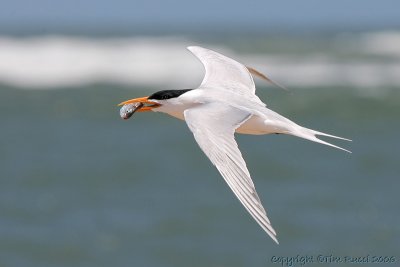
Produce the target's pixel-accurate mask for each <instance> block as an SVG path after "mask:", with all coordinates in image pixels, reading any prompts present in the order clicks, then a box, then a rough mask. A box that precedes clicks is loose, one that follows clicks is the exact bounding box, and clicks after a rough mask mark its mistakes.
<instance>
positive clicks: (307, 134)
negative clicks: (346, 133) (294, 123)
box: [290, 126, 351, 153]
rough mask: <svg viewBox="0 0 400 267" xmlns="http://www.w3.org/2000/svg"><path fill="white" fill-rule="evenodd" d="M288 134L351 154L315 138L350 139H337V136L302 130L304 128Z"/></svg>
mask: <svg viewBox="0 0 400 267" xmlns="http://www.w3.org/2000/svg"><path fill="white" fill-rule="evenodd" d="M290 134H292V135H295V136H298V137H301V138H304V139H308V140H310V141H313V142H317V143H320V144H324V145H327V146H331V147H334V148H337V149H341V150H344V151H346V152H349V153H351V151H349V150H347V149H344V148H342V147H339V146H336V145H333V144H331V143H328V142H326V141H324V140H321V139H319V138H318V137H317V135H322V136H327V137H332V138H336V139H341V140H346V141H351V140H350V139H347V138H343V137H339V136H335V135H331V134H326V133H323V132H318V131H314V130H311V129H308V128H304V127H301V126H299V128H297V129H296V130H295V131H293V132H291V133H290Z"/></svg>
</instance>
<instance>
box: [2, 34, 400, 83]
mask: <svg viewBox="0 0 400 267" xmlns="http://www.w3.org/2000/svg"><path fill="white" fill-rule="evenodd" d="M349 38H351V40H352V41H353V44H354V41H355V43H356V47H357V51H352V53H358V54H359V55H361V56H353V57H349V58H346V57H343V56H341V57H338V56H337V54H334V53H331V52H330V51H326V53H321V52H318V53H307V54H304V55H299V54H289V53H287V54H267V53H264V54H250V53H249V54H237V53H235V52H234V51H232V50H230V49H228V48H227V47H223V46H217V47H215V45H210V44H201V45H202V46H205V47H210V48H214V49H216V50H218V51H220V52H223V53H226V54H227V55H229V56H232V57H234V58H235V59H237V60H238V61H240V62H243V63H245V64H246V65H249V66H253V67H256V68H258V69H259V70H260V71H262V72H265V73H266V74H267V75H269V76H270V77H272V78H273V79H275V80H277V81H279V82H280V83H282V84H284V85H287V86H290V87H295V86H302V87H314V86H351V87H362V88H363V87H368V88H372V87H382V86H400V33H398V32H378V33H370V34H360V35H357V36H351V37H347V39H346V41H344V42H342V41H340V40H339V46H340V45H342V46H343V47H346V46H345V44H346V43H347V44H348V43H349V42H348V39H349ZM340 42H342V43H340ZM188 45H193V42H191V41H190V40H185V39H183V38H150V37H146V38H107V39H101V38H100V39H99V38H82V37H70V36H68V37H66V36H46V37H43V36H42V37H31V38H15V37H0V83H3V84H9V85H13V86H17V87H22V88H59V87H65V86H82V85H86V84H92V83H101V82H106V83H116V84H125V85H132V86H152V87H153V86H154V87H165V88H184V87H195V86H196V85H198V84H199V83H200V81H201V78H202V75H203V69H202V66H201V64H200V63H199V62H198V61H197V60H196V59H195V58H194V57H193V56H192V55H191V54H190V53H189V52H188V51H186V50H185V49H184V48H185V47H186V46H188ZM227 46H228V45H227ZM370 55H375V57H371V56H370ZM376 55H378V56H376ZM379 55H383V56H384V57H380V56H379Z"/></svg>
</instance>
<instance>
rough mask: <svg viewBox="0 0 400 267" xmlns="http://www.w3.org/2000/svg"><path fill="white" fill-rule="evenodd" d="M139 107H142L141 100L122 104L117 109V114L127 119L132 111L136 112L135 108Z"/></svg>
mask: <svg viewBox="0 0 400 267" xmlns="http://www.w3.org/2000/svg"><path fill="white" fill-rule="evenodd" d="M141 107H143V103H141V102H136V103H131V104H126V105H123V106H122V108H121V109H120V111H119V115H120V116H121V118H123V119H124V120H127V119H129V118H130V117H131V116H132V115H133V113H135V112H136V110H138V109H140V108H141Z"/></svg>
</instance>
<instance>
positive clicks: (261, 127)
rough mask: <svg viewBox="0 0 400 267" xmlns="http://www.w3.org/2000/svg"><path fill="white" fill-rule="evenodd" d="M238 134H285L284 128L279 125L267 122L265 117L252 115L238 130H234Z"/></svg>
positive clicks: (270, 121) (274, 122)
mask: <svg viewBox="0 0 400 267" xmlns="http://www.w3.org/2000/svg"><path fill="white" fill-rule="evenodd" d="M236 132H237V133H240V134H252V135H262V134H272V133H286V132H287V131H286V127H284V125H281V123H279V122H276V121H272V120H269V119H267V118H265V117H261V116H257V115H253V116H252V117H251V118H250V119H248V120H247V121H245V122H244V123H243V124H242V125H240V127H239V128H237V129H236Z"/></svg>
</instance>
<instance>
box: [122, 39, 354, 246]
mask: <svg viewBox="0 0 400 267" xmlns="http://www.w3.org/2000/svg"><path fill="white" fill-rule="evenodd" d="M187 49H188V50H189V51H190V52H192V53H193V54H194V55H195V56H196V57H197V58H198V59H199V60H200V61H201V63H202V64H203V65H204V68H205V76H204V79H203V81H202V82H201V84H200V86H199V87H198V88H197V89H182V90H163V91H158V92H156V93H154V94H152V95H150V96H146V97H140V98H135V99H130V100H127V101H124V102H122V103H120V104H119V105H128V104H129V105H131V104H132V103H142V104H143V105H136V106H137V107H138V108H137V109H138V111H139V112H146V111H154V112H164V113H167V114H169V115H171V116H173V117H176V118H178V119H181V120H184V121H186V123H187V125H188V127H189V129H190V130H191V131H192V133H193V135H194V138H195V140H196V142H197V143H198V145H199V146H200V148H201V149H202V150H203V152H204V153H205V154H206V156H207V157H208V158H209V159H210V161H211V162H212V164H213V165H215V167H216V168H217V169H218V171H219V172H220V174H221V175H222V177H223V178H224V180H225V181H226V183H227V184H228V185H229V187H230V188H231V190H232V191H233V193H234V194H235V195H236V197H237V198H238V199H239V200H240V202H241V203H242V204H243V206H244V207H245V208H246V210H247V211H248V212H249V213H250V214H251V216H252V217H253V218H254V219H255V220H256V221H257V223H258V224H259V225H260V226H261V227H262V229H264V231H265V232H267V233H268V235H269V236H270V237H271V238H272V239H273V240H274V241H275V242H276V243H278V240H277V238H276V232H275V230H274V228H273V227H272V225H271V223H270V221H269V219H268V217H267V213H266V211H265V209H264V207H263V205H262V203H261V200H260V198H259V196H258V194H257V192H256V189H255V186H254V183H253V181H252V179H251V177H250V173H249V171H248V169H247V167H246V162H245V161H244V159H243V157H242V154H241V152H240V150H239V148H238V145H237V143H236V141H235V136H234V134H235V133H240V134H252V135H263V134H288V135H293V136H297V137H301V138H305V139H308V140H311V141H314V142H318V143H321V144H324V145H328V146H332V147H335V148H338V149H342V150H344V151H347V152H350V151H348V150H346V149H344V148H341V147H338V146H336V145H333V144H330V143H328V142H326V141H323V140H321V139H319V138H318V137H317V135H322V136H326V137H332V138H337V139H342V140H347V141H351V140H349V139H346V138H342V137H338V136H334V135H330V134H326V133H323V132H319V131H315V130H311V129H308V128H305V127H302V126H300V125H298V124H296V123H294V122H293V121H291V120H289V119H287V118H285V117H284V116H282V115H280V114H278V113H276V112H274V111H272V110H271V109H269V108H267V105H266V104H265V103H263V102H262V101H261V100H260V99H259V98H258V97H257V96H256V94H255V89H256V88H255V84H254V81H253V77H252V74H253V75H256V76H261V77H263V76H264V75H263V74H261V73H260V72H258V71H256V70H254V69H253V68H250V67H246V66H245V65H243V64H241V63H239V62H237V61H235V60H233V59H231V58H229V57H226V56H224V55H222V54H220V53H217V52H215V51H212V50H210V49H206V48H202V47H199V46H189V47H188V48H187ZM264 77H265V79H267V80H269V79H268V78H267V77H266V76H264ZM278 244H279V243H278Z"/></svg>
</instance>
